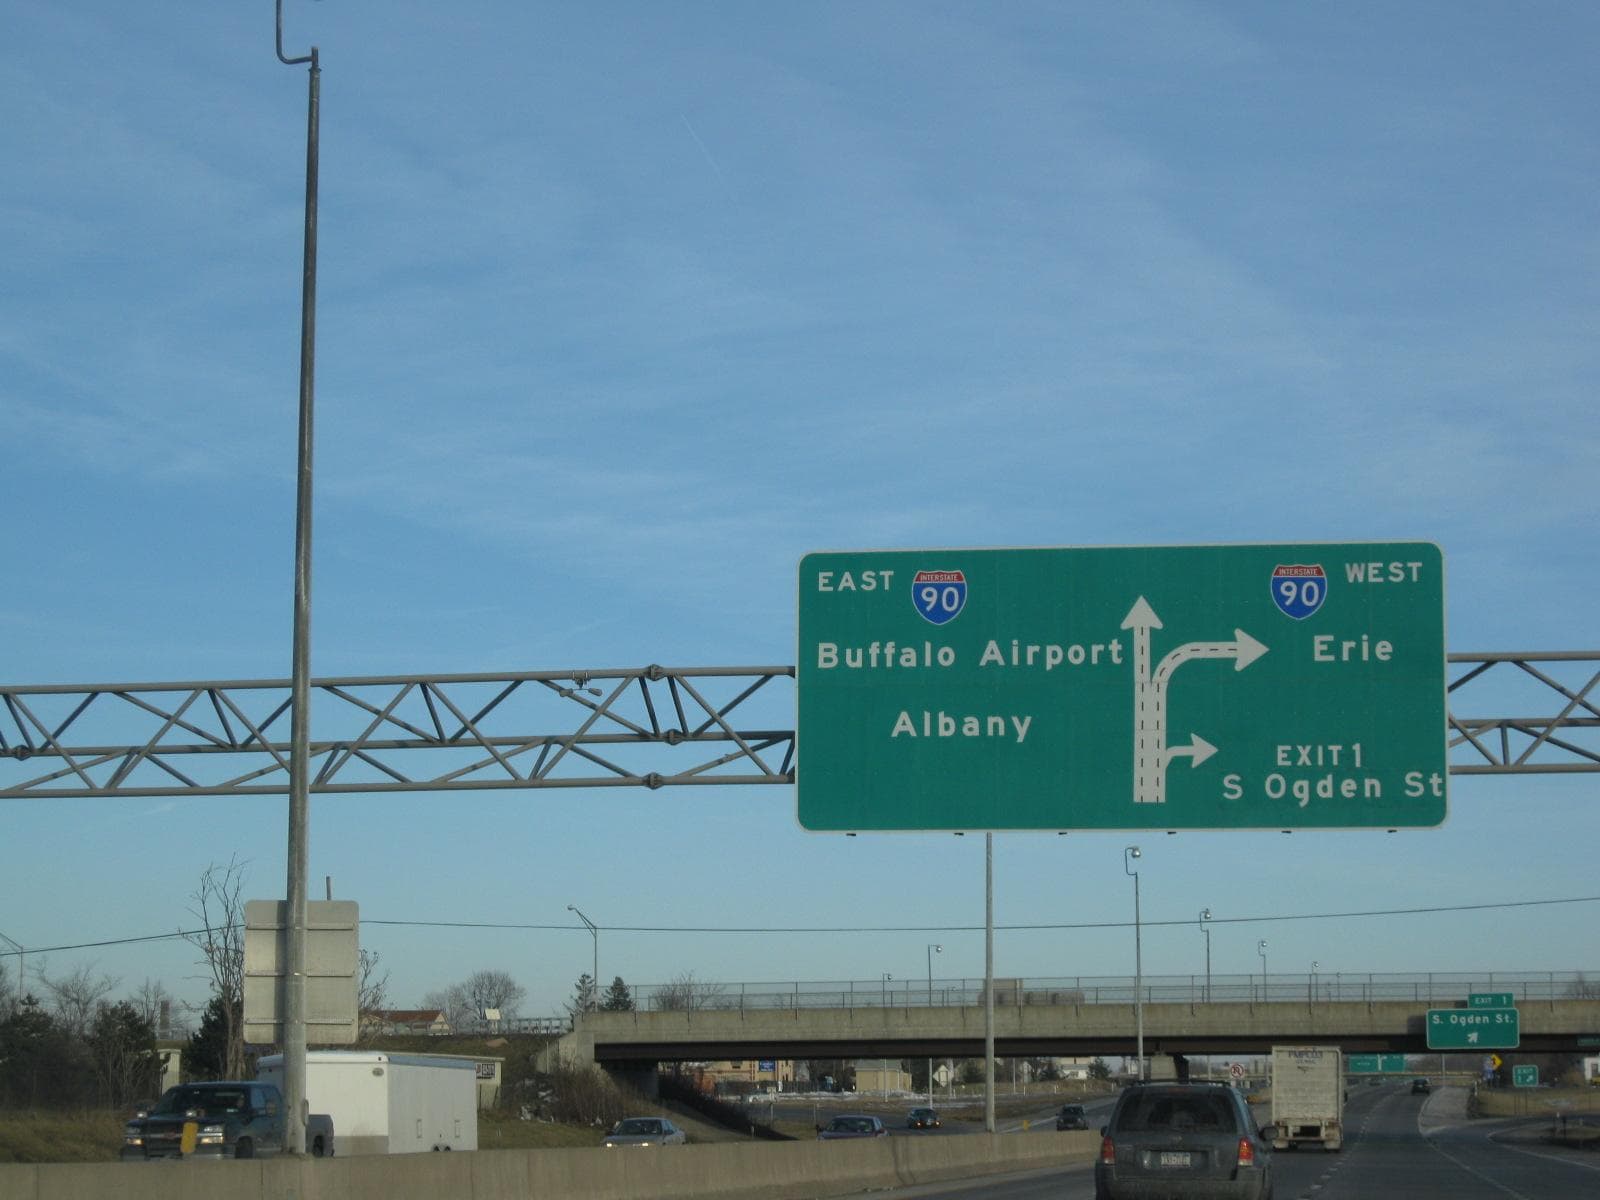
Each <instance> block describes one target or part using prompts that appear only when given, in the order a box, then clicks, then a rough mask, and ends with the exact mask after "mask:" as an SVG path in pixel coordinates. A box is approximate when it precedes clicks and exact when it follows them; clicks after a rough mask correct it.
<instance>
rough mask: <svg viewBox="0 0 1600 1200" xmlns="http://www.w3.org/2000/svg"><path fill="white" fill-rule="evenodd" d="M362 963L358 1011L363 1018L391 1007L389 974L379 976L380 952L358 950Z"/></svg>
mask: <svg viewBox="0 0 1600 1200" xmlns="http://www.w3.org/2000/svg"><path fill="white" fill-rule="evenodd" d="M356 953H357V956H358V957H359V959H360V961H359V963H358V965H357V972H358V974H357V977H356V1011H357V1013H359V1014H360V1015H361V1016H362V1017H363V1018H365V1017H370V1016H372V1015H373V1014H374V1013H378V1012H381V1011H383V1010H384V1009H386V1008H388V1007H389V972H387V971H385V972H384V973H383V974H382V975H380V974H378V958H379V955H378V952H377V951H376V950H366V949H362V950H358V951H357V952H356Z"/></svg>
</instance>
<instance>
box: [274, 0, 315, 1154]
mask: <svg viewBox="0 0 1600 1200" xmlns="http://www.w3.org/2000/svg"><path fill="white" fill-rule="evenodd" d="M277 22H278V26H277V49H278V61H279V62H281V63H283V64H284V65H285V66H289V67H292V66H295V65H297V64H300V63H306V64H309V68H310V69H309V72H308V74H309V79H310V82H309V88H308V96H307V100H306V210H305V239H304V253H303V256H302V260H301V263H302V266H301V274H300V406H299V413H300V426H299V441H298V443H297V446H298V450H297V455H298V457H297V463H298V465H297V470H296V486H295V505H294V514H295V520H294V626H293V634H294V636H293V649H292V665H291V678H290V686H289V694H290V711H289V839H288V843H289V844H288V847H287V854H286V858H287V860H288V862H287V870H286V872H285V876H286V878H285V888H284V890H285V891H286V892H287V893H288V895H287V897H286V902H285V905H284V907H285V910H286V911H285V920H284V925H285V929H284V958H285V959H286V961H285V963H284V980H283V1107H284V1112H285V1113H286V1114H287V1116H288V1120H287V1122H286V1123H285V1125H286V1129H285V1138H284V1143H285V1144H284V1149H286V1150H287V1151H288V1152H289V1153H290V1154H304V1153H305V1152H306V1115H307V1113H308V1111H309V1110H308V1108H307V1106H306V876H307V873H308V870H309V860H310V826H311V750H310V739H311V480H312V443H313V435H312V430H313V424H314V417H313V412H314V408H315V403H314V393H315V385H314V381H315V378H316V341H317V177H318V162H319V161H320V151H319V149H318V145H319V139H318V136H317V131H318V128H319V126H320V124H321V116H320V114H321V111H322V104H321V95H322V65H321V63H320V62H318V59H317V48H316V47H315V46H313V47H311V53H310V54H304V55H301V56H299V57H297V58H289V57H288V56H287V55H285V54H284V52H283V0H277Z"/></svg>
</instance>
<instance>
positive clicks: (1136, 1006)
mask: <svg viewBox="0 0 1600 1200" xmlns="http://www.w3.org/2000/svg"><path fill="white" fill-rule="evenodd" d="M1139 857H1140V851H1139V847H1137V846H1124V847H1123V848H1122V869H1123V871H1124V872H1126V873H1127V874H1129V875H1132V876H1133V1011H1134V1024H1135V1027H1136V1037H1137V1041H1136V1046H1135V1051H1134V1053H1135V1055H1136V1056H1137V1058H1138V1061H1139V1078H1140V1079H1141V1080H1142V1079H1143V1078H1144V935H1143V932H1142V929H1141V927H1140V923H1139V872H1137V871H1135V870H1134V869H1133V864H1134V861H1135V860H1137V859H1138V858H1139Z"/></svg>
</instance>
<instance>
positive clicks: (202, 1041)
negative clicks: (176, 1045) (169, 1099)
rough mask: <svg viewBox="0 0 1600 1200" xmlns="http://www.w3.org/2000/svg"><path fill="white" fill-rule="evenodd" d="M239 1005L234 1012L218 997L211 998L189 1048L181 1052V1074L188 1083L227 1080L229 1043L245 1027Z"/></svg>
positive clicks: (235, 1006)
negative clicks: (234, 1034)
mask: <svg viewBox="0 0 1600 1200" xmlns="http://www.w3.org/2000/svg"><path fill="white" fill-rule="evenodd" d="M242 1007H243V1006H242V1005H240V1004H239V1003H238V1002H237V1001H236V1002H235V1003H234V1005H233V1012H232V1013H229V1012H228V1011H227V1009H226V1008H225V1007H224V1001H223V999H222V997H221V996H212V997H211V1003H210V1004H207V1005H206V1011H205V1013H204V1014H203V1015H202V1016H201V1018H200V1028H199V1029H197V1030H195V1031H194V1035H193V1036H192V1037H190V1039H189V1044H188V1045H187V1046H185V1047H184V1048H183V1074H184V1077H185V1078H187V1079H227V1078H229V1077H230V1075H229V1054H228V1048H229V1047H228V1043H229V1041H230V1037H231V1034H232V1031H233V1030H235V1029H242V1028H243V1027H244V1013H243V1012H242V1011H241V1009H242Z"/></svg>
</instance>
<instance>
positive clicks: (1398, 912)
mask: <svg viewBox="0 0 1600 1200" xmlns="http://www.w3.org/2000/svg"><path fill="white" fill-rule="evenodd" d="M1595 903H1600V896H1569V897H1565V898H1560V899H1551V900H1502V901H1498V902H1493V903H1484V904H1436V905H1428V906H1425V907H1421V908H1369V909H1357V910H1351V911H1348V912H1321V913H1291V914H1286V915H1280V916H1254V917H1213V918H1211V919H1210V920H1209V921H1207V922H1206V924H1208V925H1255V924H1264V923H1266V922H1282V921H1342V920H1353V919H1358V918H1364V917H1410V916H1426V915H1428V914H1433V913H1459V912H1485V911H1491V910H1504V909H1513V908H1543V907H1549V906H1552V905H1558V904H1595ZM1195 923H1196V922H1195V919H1194V918H1193V917H1186V918H1183V919H1181V920H1168V921H1143V922H1141V924H1142V925H1143V926H1144V927H1145V928H1146V929H1149V928H1154V927H1159V926H1179V925H1193V924H1195ZM361 924H363V925H384V926H394V927H401V928H408V929H521V930H545V931H553V932H563V933H567V932H570V933H584V934H587V933H588V932H589V929H588V928H587V927H586V926H583V925H549V924H534V923H523V922H511V921H389V920H375V919H371V918H367V917H363V918H362V919H361ZM1132 927H1133V922H1132V921H1072V922H1050V923H1041V924H1026V925H996V926H995V927H994V928H995V932H996V933H1044V932H1051V931H1071V930H1085V929H1131V928H1132ZM596 928H597V929H599V930H601V931H602V932H605V933H733V934H752V933H754V934H794V933H981V932H982V931H983V926H982V925H599V924H597V925H596ZM206 932H207V931H206V930H203V929H195V930H182V929H180V930H178V931H177V932H175V933H152V934H147V935H145V936H143V937H127V938H108V939H106V940H105V941H99V942H75V943H71V944H65V945H60V946H29V947H28V949H27V953H29V954H50V953H54V952H57V951H63V950H95V949H99V948H101V947H104V946H131V945H136V944H138V943H140V942H162V941H173V940H175V939H180V938H182V939H193V938H197V937H200V936H203V935H204V934H205V933H206ZM19 953H21V951H17V950H8V949H7V950H0V958H12V957H15V956H16V955H17V954H19Z"/></svg>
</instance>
